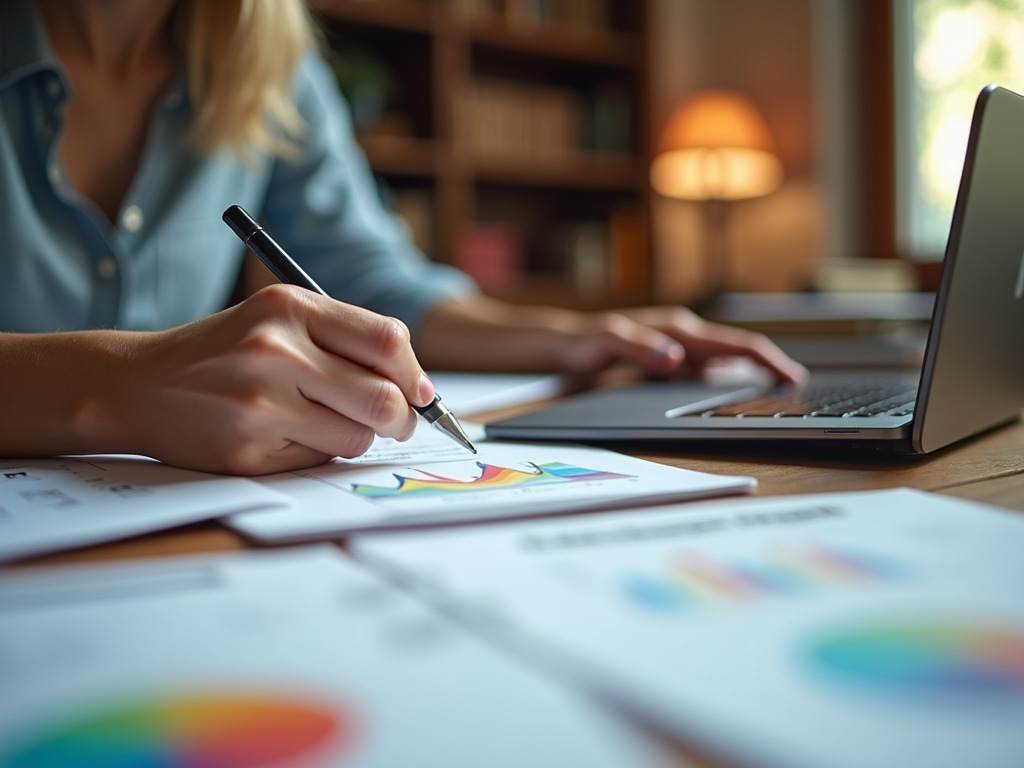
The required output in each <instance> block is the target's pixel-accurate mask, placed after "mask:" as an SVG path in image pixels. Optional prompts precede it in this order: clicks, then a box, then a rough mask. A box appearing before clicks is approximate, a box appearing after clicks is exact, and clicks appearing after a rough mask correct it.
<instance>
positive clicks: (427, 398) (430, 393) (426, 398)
mask: <svg viewBox="0 0 1024 768" xmlns="http://www.w3.org/2000/svg"><path fill="white" fill-rule="evenodd" d="M419 396H420V401H419V402H418V403H416V405H419V406H424V405H430V403H431V402H433V400H434V382H432V381H431V380H430V379H429V378H427V374H425V373H420V388H419Z"/></svg>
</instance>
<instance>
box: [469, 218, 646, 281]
mask: <svg viewBox="0 0 1024 768" xmlns="http://www.w3.org/2000/svg"><path fill="white" fill-rule="evenodd" d="M524 239H525V238H524V234H523V233H522V232H521V231H519V230H518V229H517V228H516V227H515V226H514V225H511V224H507V223H500V222H488V223H476V224H473V225H471V226H469V227H467V228H465V229H464V230H463V231H462V232H461V233H460V235H459V237H458V239H457V242H456V245H455V253H454V262H455V264H456V265H457V266H458V267H460V268H461V269H463V270H464V271H465V272H467V273H468V274H469V275H471V276H472V277H473V278H474V279H475V280H476V281H477V282H478V283H479V284H480V285H481V287H483V288H484V289H485V290H492V291H497V292H499V293H500V292H501V291H503V290H509V289H515V288H517V287H519V286H520V285H521V283H522V282H523V279H524V277H525V276H528V275H531V274H538V275H546V276H556V277H560V278H562V279H564V280H565V281H566V283H567V284H568V285H571V286H572V288H573V291H574V293H575V294H576V295H578V296H582V297H586V298H591V299H600V298H603V297H607V296H611V295H616V294H640V293H642V292H643V291H644V290H645V289H646V287H647V281H648V279H649V275H648V268H649V267H648V256H647V253H648V244H647V221H646V217H645V216H644V215H643V213H642V211H641V210H640V209H639V208H637V207H634V206H628V205H622V206H618V207H616V208H615V209H614V210H613V211H612V212H611V215H610V216H609V217H608V219H606V220H596V219H595V220H585V221H572V222H565V223H563V224H560V225H558V226H556V227H554V228H552V230H551V231H550V232H548V233H547V234H546V235H545V236H544V237H543V238H541V239H540V240H539V242H531V243H525V242H524ZM528 248H529V251H530V252H529V253H527V249H528Z"/></svg>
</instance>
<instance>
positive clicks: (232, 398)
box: [133, 286, 434, 475]
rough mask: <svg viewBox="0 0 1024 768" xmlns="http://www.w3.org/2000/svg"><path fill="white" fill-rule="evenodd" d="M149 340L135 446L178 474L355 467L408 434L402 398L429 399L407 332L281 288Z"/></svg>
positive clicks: (406, 402)
mask: <svg viewBox="0 0 1024 768" xmlns="http://www.w3.org/2000/svg"><path fill="white" fill-rule="evenodd" d="M146 338H147V339H148V341H147V342H146V344H145V345H144V346H145V349H146V352H145V354H140V355H139V356H138V358H139V359H138V360H137V361H136V367H137V374H138V375H137V378H138V383H139V386H138V389H140V390H142V391H143V392H144V393H146V394H145V396H143V397H140V398H137V400H138V402H137V403H135V404H134V406H133V408H134V409H135V411H137V412H138V413H139V418H138V419H135V420H134V423H137V424H138V425H139V426H138V429H137V430H136V433H137V434H134V435H133V440H135V441H136V442H137V443H138V445H139V447H140V449H139V450H137V452H140V453H146V454H147V455H151V456H154V457H155V458H159V459H162V460H165V461H168V462H169V463H173V464H177V465H179V466H190V467H193V468H197V469H205V470H207V471H221V472H229V473H232V474H244V475H251V474H262V473H266V472H275V471H283V470H284V469H294V468H297V467H300V466H311V465H313V464H318V463H322V462H324V461H326V460H328V459H329V458H330V457H333V456H343V457H346V458H352V457H355V456H358V455H361V454H362V453H363V452H365V451H366V450H367V448H368V447H369V446H370V444H371V442H372V441H373V438H374V436H375V435H382V436H386V437H392V438H396V439H399V440H404V439H407V438H409V437H411V436H412V434H413V431H414V430H415V426H416V419H417V416H416V414H415V412H414V411H413V410H412V408H411V406H410V401H412V402H415V403H420V402H422V403H429V402H430V401H431V400H432V399H433V396H434V391H433V385H432V384H431V383H430V381H429V379H427V378H426V377H425V376H424V375H423V372H422V370H421V368H420V365H419V363H418V361H417V360H416V357H415V355H414V354H413V352H412V348H411V346H410V345H409V333H408V330H407V329H406V328H405V326H404V325H402V324H401V323H399V322H398V321H395V320H391V319H389V318H383V317H379V316H377V315H373V314H372V313H370V312H365V311H363V310H356V309H355V308H352V307H347V306H346V305H344V304H341V303H339V302H334V301H332V300H328V299H325V298H324V297H321V296H318V295H315V294H313V293H311V292H308V291H301V290H299V289H295V288H291V287H287V286H275V287H272V288H269V289H265V290H264V291H261V292H260V293H259V294H257V295H256V296H254V297H252V298H251V299H249V300H247V301H245V302H243V303H242V304H239V305H237V306H236V307H233V308H232V309H229V310H225V311H224V312H221V313H218V314H217V315H213V316H211V317H208V318H205V319H203V320H200V321H197V322H195V323H191V324H189V325H187V326H182V327H181V328H176V329H172V330H170V331H166V332H162V333H159V334H154V335H152V336H150V337H146ZM374 355H380V360H375V358H374ZM375 363H377V364H375ZM396 379H398V380H400V381H396Z"/></svg>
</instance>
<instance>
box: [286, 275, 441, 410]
mask: <svg viewBox="0 0 1024 768" xmlns="http://www.w3.org/2000/svg"><path fill="white" fill-rule="evenodd" d="M303 298H308V299H309V300H311V301H312V302H313V303H314V304H315V306H316V310H315V311H313V312H311V313H309V315H308V317H307V331H308V333H309V337H310V339H311V340H312V341H313V343H314V344H316V345H317V346H319V347H320V348H322V349H324V350H326V351H328V352H330V353H331V354H333V355H335V356H337V357H339V358H343V359H345V360H350V361H351V362H353V363H356V364H358V365H361V366H363V367H364V368H366V369H368V370H371V371H374V372H376V373H378V374H380V375H381V376H383V377H384V378H385V379H388V380H389V381H392V382H394V384H395V385H396V386H397V387H398V388H399V390H400V391H401V393H402V394H403V395H404V396H405V400H406V402H408V403H410V404H412V405H419V406H423V405H428V404H429V403H430V401H431V400H432V399H433V397H434V390H433V385H430V383H429V379H427V380H426V383H424V380H425V379H426V375H425V374H424V373H423V369H422V367H420V364H419V361H418V360H417V359H416V355H415V354H414V353H413V350H412V339H411V335H410V333H409V329H408V328H407V327H406V325H405V323H403V322H402V321H401V320H398V319H397V318H394V317H385V316H383V315H378V314H376V313H374V312H370V311H369V310H365V309H361V308H360V307H355V306H352V305H350V304H344V303H342V302H339V301H334V300H333V299H328V298H326V297H322V296H316V295H310V296H309V297H303Z"/></svg>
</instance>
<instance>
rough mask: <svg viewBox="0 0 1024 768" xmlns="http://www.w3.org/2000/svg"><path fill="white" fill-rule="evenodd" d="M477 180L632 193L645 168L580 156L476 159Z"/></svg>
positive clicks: (629, 159) (472, 165) (624, 160)
mask: <svg viewBox="0 0 1024 768" xmlns="http://www.w3.org/2000/svg"><path fill="white" fill-rule="evenodd" d="M469 167H470V169H471V171H470V173H471V175H472V176H473V177H474V178H475V179H477V180H479V181H487V182H506V183H509V184H516V185H521V186H541V187H558V188H563V189H567V190H570V189H575V190H588V189H601V190H620V191H622V192H632V191H635V190H636V189H637V187H638V186H641V185H642V184H643V183H644V170H645V169H644V167H643V165H642V164H641V163H640V162H639V161H637V160H636V159H635V158H632V157H628V156H627V157H624V158H617V157H616V158H613V157H603V156H601V155H597V154H592V155H590V156H587V155H585V154H583V153H581V154H580V155H579V156H577V157H571V158H551V159H548V160H544V159H543V158H529V159H517V158H509V159H479V160H474V161H472V162H471V163H470V165H469Z"/></svg>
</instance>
